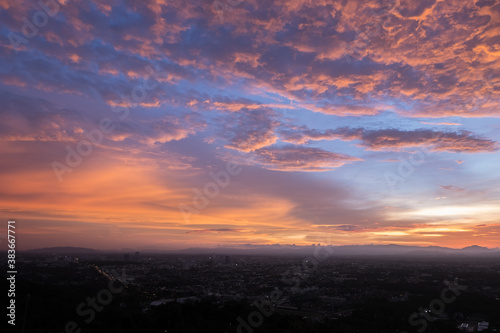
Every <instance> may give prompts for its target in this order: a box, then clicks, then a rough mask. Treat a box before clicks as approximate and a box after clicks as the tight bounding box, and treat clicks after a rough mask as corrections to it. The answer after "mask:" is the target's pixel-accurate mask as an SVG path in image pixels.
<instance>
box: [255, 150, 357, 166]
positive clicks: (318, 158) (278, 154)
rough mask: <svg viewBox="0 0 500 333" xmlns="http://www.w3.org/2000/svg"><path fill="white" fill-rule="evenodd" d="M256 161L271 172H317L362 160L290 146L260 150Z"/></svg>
mask: <svg viewBox="0 0 500 333" xmlns="http://www.w3.org/2000/svg"><path fill="white" fill-rule="evenodd" d="M254 161H255V162H256V163H258V164H260V165H262V166H263V167H265V168H267V169H271V170H280V171H303V172H317V171H329V170H332V169H335V168H338V167H340V166H342V165H344V164H346V163H351V162H355V161H361V159H360V158H357V157H353V156H348V155H344V154H338V153H332V152H329V151H326V150H323V149H320V148H312V147H302V146H292V145H288V146H283V147H269V148H261V149H258V150H256V151H255V155H254Z"/></svg>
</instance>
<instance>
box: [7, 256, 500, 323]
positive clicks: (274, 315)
mask: <svg viewBox="0 0 500 333" xmlns="http://www.w3.org/2000/svg"><path fill="white" fill-rule="evenodd" d="M17 267H18V275H17V281H16V302H17V303H16V311H17V312H16V331H17V332H33V333H38V332H40V333H42V332H44V333H45V332H75V333H77V332H93V333H98V332H106V333H108V332H124V333H125V332H220V333H223V332H245V333H247V332H256V333H258V332H273V333H279V332H339V333H343V332H402V331H407V332H419V333H423V332H434V333H438V332H478V331H482V332H496V331H498V329H499V328H500V263H499V262H498V259H492V258H491V259H480V258H452V259H450V258H435V259H433V260H430V259H425V260H424V259H419V258H411V259H408V258H406V259H402V258H390V257H379V258H361V257H351V258H348V257H335V256H330V257H328V258H326V259H324V260H322V261H315V260H311V257H309V259H307V258H304V257H285V256H279V257H271V256H240V255H238V256H228V255H175V256H174V255H158V254H157V255H148V254H139V253H136V254H133V253H132V254H130V255H128V254H125V255H123V254H120V255H118V254H107V255H104V254H95V253H86V254H81V255H77V254H74V255H69V254H68V255H66V256H65V255H51V254H27V253H25V254H19V256H18V264H17ZM7 289H8V288H7Z"/></svg>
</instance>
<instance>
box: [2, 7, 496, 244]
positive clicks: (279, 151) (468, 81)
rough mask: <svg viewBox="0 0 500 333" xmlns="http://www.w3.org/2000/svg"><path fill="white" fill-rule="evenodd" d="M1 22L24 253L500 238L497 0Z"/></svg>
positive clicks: (5, 182)
mask: <svg viewBox="0 0 500 333" xmlns="http://www.w3.org/2000/svg"><path fill="white" fill-rule="evenodd" d="M43 3H45V5H43ZM41 4H42V5H41ZM0 31H1V43H0V154H1V156H0V184H1V186H0V218H1V219H2V220H3V221H4V223H5V224H4V226H5V225H6V222H5V221H7V220H8V219H15V220H16V221H17V224H16V226H17V230H16V232H17V235H18V243H17V246H18V249H30V248H39V247H50V246H82V247H91V248H96V249H112V248H117V249H118V248H136V249H146V248H157V249H179V248H187V247H193V246H196V247H198V246H199V247H201V246H203V247H214V246H219V245H223V246H243V245H245V244H257V245H259V244H278V243H279V244H296V245H310V244H312V243H315V244H317V243H321V244H334V245H347V244H401V245H420V246H429V245H439V246H448V247H454V248H460V247H465V246H469V245H474V244H476V245H481V246H487V247H498V246H500V186H499V185H500V168H499V166H500V155H499V149H500V143H499V142H500V118H499V117H500V3H499V2H498V1H494V0H479V1H469V0H446V1H444V0H443V1H434V0H430V1H429V0H419V1H410V0H397V1H393V0H382V1H366V0H342V1H336V0H335V1H325V0H317V1H316V0H309V1H305V0H304V1H301V0H289V1H272V0H220V1H212V0H195V1H185V0H182V1H180V0H172V1H170V0H149V1H142V0H129V1H127V0H123V1H120V0H117V1H114V0H111V1H81V0H72V1H69V0H60V1H59V3H57V2H55V0H42V2H40V3H38V2H37V1H24V0H0ZM228 171H231V172H228ZM214 175H215V176H218V177H219V179H218V182H219V184H217V183H216V182H215V181H214V180H213V177H214ZM205 193H206V194H205Z"/></svg>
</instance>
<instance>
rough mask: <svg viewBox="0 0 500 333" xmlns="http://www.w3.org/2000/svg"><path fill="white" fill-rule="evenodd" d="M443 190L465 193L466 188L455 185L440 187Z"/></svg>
mask: <svg viewBox="0 0 500 333" xmlns="http://www.w3.org/2000/svg"><path fill="white" fill-rule="evenodd" d="M439 186H440V187H441V188H442V189H443V190H447V191H453V192H463V191H465V189H464V188H461V187H458V186H453V185H439Z"/></svg>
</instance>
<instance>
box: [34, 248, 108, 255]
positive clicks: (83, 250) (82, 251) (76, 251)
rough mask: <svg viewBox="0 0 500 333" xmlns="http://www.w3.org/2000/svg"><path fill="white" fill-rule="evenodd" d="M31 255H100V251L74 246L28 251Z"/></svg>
mask: <svg viewBox="0 0 500 333" xmlns="http://www.w3.org/2000/svg"><path fill="white" fill-rule="evenodd" d="M26 252H29V253H41V254H59V255H61V254H85V253H98V252H99V251H98V250H94V249H89V248H85V247H72V246H62V247H44V248H42V249H33V250H27V251H26Z"/></svg>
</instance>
